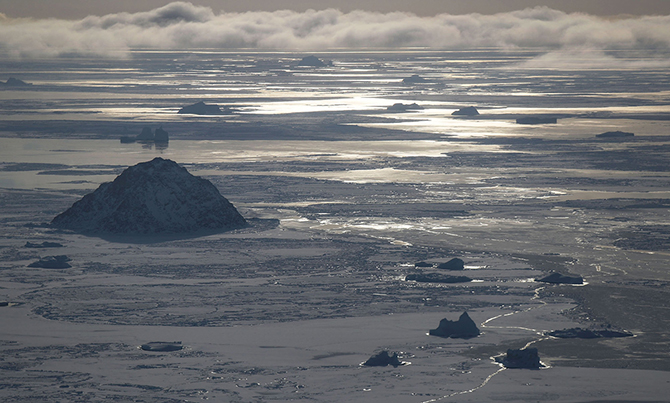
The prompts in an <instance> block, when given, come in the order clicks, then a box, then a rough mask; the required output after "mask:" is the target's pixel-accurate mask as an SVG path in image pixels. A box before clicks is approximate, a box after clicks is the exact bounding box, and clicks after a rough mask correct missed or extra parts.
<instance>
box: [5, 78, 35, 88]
mask: <svg viewBox="0 0 670 403" xmlns="http://www.w3.org/2000/svg"><path fill="white" fill-rule="evenodd" d="M0 84H2V85H4V86H7V87H28V86H31V85H32V84H29V83H27V82H25V81H22V80H19V79H18V78H14V77H9V79H8V80H7V82H4V83H3V82H2V81H0Z"/></svg>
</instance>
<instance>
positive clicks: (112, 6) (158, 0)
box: [0, 0, 670, 19]
mask: <svg viewBox="0 0 670 403" xmlns="http://www.w3.org/2000/svg"><path fill="white" fill-rule="evenodd" d="M167 3H169V1H168V0H0V13H3V14H5V15H7V16H8V17H14V18H16V17H33V18H58V19H80V18H84V17H86V16H88V15H105V14H112V13H119V12H124V11H125V12H129V13H135V12H140V11H149V10H151V9H154V8H158V7H161V6H164V5H166V4H167ZM191 3H193V4H194V5H201V6H207V7H210V8H212V9H213V10H214V11H215V12H217V13H218V12H221V11H225V12H244V11H276V10H283V9H287V10H294V11H305V10H307V9H315V10H323V9H327V8H336V9H339V10H340V11H343V12H349V11H352V10H356V9H362V10H366V11H377V12H382V13H388V12H392V11H404V12H411V13H414V14H417V15H420V16H430V15H436V14H443V13H447V14H470V13H481V14H494V13H502V12H510V11H515V10H521V9H524V8H528V7H536V6H547V7H549V8H552V9H555V10H560V11H564V12H568V13H573V12H582V13H588V14H593V15H601V16H611V15H618V14H631V15H670V0H192V1H191Z"/></svg>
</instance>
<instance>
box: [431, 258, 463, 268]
mask: <svg viewBox="0 0 670 403" xmlns="http://www.w3.org/2000/svg"><path fill="white" fill-rule="evenodd" d="M437 268H438V269H441V270H463V269H464V268H465V262H464V261H463V259H459V258H457V257H455V258H453V259H451V260H450V261H448V262H445V263H440V264H438V265H437Z"/></svg>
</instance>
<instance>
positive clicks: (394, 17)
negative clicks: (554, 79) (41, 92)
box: [0, 0, 670, 59]
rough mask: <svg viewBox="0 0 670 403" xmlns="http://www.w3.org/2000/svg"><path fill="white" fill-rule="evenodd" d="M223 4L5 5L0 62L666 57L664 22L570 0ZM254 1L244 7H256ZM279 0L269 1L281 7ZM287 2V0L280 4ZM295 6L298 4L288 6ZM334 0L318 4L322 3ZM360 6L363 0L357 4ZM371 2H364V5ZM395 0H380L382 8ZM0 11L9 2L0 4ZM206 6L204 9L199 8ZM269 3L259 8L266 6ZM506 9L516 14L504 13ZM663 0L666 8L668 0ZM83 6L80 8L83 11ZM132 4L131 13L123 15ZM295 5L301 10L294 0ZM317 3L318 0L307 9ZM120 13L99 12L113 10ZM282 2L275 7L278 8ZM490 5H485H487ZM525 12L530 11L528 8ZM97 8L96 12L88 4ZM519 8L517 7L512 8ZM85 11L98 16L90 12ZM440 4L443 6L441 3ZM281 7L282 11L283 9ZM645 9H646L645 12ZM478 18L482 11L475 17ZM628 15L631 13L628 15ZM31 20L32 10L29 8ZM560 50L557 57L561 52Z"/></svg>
mask: <svg viewBox="0 0 670 403" xmlns="http://www.w3.org/2000/svg"><path fill="white" fill-rule="evenodd" d="M35 1H36V0H20V1H19V0H12V4H17V7H18V5H21V4H22V5H29V4H34V3H35ZM208 1H209V2H210V3H216V4H218V5H219V6H221V5H225V4H227V2H225V1H220V2H216V1H214V0H194V1H175V2H172V3H165V2H164V1H159V2H157V4H158V6H157V7H156V8H151V7H149V8H146V6H147V5H150V4H153V0H133V2H132V3H133V7H140V8H142V10H143V11H132V7H131V6H130V3H126V0H116V1H105V2H101V1H85V2H82V3H81V4H82V8H81V9H77V13H78V14H71V15H68V18H64V17H59V16H58V15H57V13H56V9H59V10H61V11H59V12H62V10H64V8H66V7H67V6H68V5H69V6H73V5H78V4H80V3H79V0H58V1H47V0H44V1H41V3H43V4H48V5H49V7H42V8H45V9H47V11H48V10H51V11H52V12H53V15H52V16H51V17H50V18H46V19H38V18H37V14H35V16H34V17H33V18H25V17H23V18H17V17H16V16H15V15H13V14H12V13H11V12H8V10H7V7H3V8H2V12H3V14H4V15H0V57H9V58H15V59H30V58H40V57H78V56H95V57H123V56H128V55H129V54H130V53H131V52H132V51H133V50H141V49H188V50H190V49H195V48H210V49H221V50H226V49H241V48H245V49H258V50H290V51H312V52H313V51H318V50H328V49H370V48H374V49H397V48H407V47H412V48H426V49H436V50H451V49H472V48H504V49H534V50H550V51H554V52H559V53H558V57H559V59H560V58H563V57H564V56H565V55H570V57H571V58H573V59H574V58H575V57H589V58H590V57H591V56H592V55H598V54H603V53H604V52H607V51H611V50H620V49H634V50H639V51H646V52H648V53H649V54H658V55H661V57H664V58H667V57H668V56H667V55H669V54H670V15H668V14H664V15H632V14H628V15H619V16H617V17H612V16H609V15H596V14H589V13H583V12H575V11H570V10H567V9H566V7H567V5H568V4H575V7H577V5H578V2H571V1H570V0H560V2H559V3H562V4H564V6H563V7H562V8H564V9H565V10H561V9H556V8H550V7H548V5H553V4H554V2H553V1H551V0H545V1H543V2H542V3H546V4H545V5H542V6H538V5H537V4H538V3H539V2H537V1H535V2H532V1H529V0H516V1H513V0H495V1H493V0H491V1H485V0H468V3H469V4H470V6H472V5H474V4H477V3H478V2H479V3H481V4H482V8H485V9H486V10H488V11H490V12H494V11H495V12H496V13H494V14H482V13H465V14H458V13H453V14H450V13H438V14H428V15H421V14H418V13H409V12H399V11H397V10H396V11H384V10H383V9H381V8H379V7H378V8H377V9H376V11H360V10H359V11H351V10H347V9H346V8H343V9H342V10H339V9H332V8H331V9H325V8H324V9H316V10H314V9H312V10H306V11H305V10H302V9H300V8H299V7H296V10H280V11H276V10H273V9H268V10H265V11H249V12H244V13H238V12H234V11H225V10H221V9H220V8H219V7H217V6H210V5H206V4H205V3H207V2H208ZM255 1H257V0H244V1H243V2H239V1H238V3H244V4H245V5H246V6H247V7H248V8H253V7H252V6H253V4H254V2H255ZM280 1H281V0H278V2H277V3H272V4H275V7H277V4H279V2H280ZM285 1H286V2H288V0H285ZM293 1H296V2H297V1H299V0H293ZM329 1H330V0H322V2H323V4H324V6H325V5H327V4H329ZM358 1H361V0H358ZM375 1H377V0H368V3H365V4H369V5H373V4H375V3H374V2H375ZM393 1H394V0H384V2H385V3H384V4H386V6H388V5H389V4H391V3H393ZM0 2H2V3H0V4H3V5H5V4H9V3H7V0H0ZM338 2H340V3H342V4H347V3H346V0H341V1H338ZM201 3H202V4H201ZM266 3H268V4H269V2H259V3H258V4H260V5H263V4H266ZM405 3H407V4H411V5H412V6H416V7H417V8H418V7H419V6H421V5H422V4H423V5H424V6H425V7H428V6H432V7H437V6H438V5H444V4H454V5H456V4H461V5H463V6H464V7H465V2H460V0H434V1H429V0H405ZM503 3H504V4H509V5H510V7H511V6H515V7H512V9H511V10H512V11H505V10H502V9H500V8H499V7H501V4H503ZM579 3H584V4H591V5H594V4H596V3H607V4H609V5H610V6H609V7H605V6H601V8H602V10H603V13H602V14H604V13H605V12H604V10H609V11H613V10H616V7H615V6H616V5H621V11H622V12H624V11H626V10H627V9H626V7H624V5H625V4H629V3H630V4H632V3H634V4H635V5H636V6H638V7H636V8H637V9H638V11H639V10H641V9H642V5H644V4H648V6H649V7H651V6H652V5H653V4H656V3H659V2H658V1H651V0H650V1H647V2H645V1H644V0H637V1H635V2H633V1H629V2H625V3H624V2H618V1H617V0H607V1H603V2H599V1H596V0H581V1H580V2H579ZM660 3H664V4H670V0H663V1H661V2H660ZM84 4H85V5H86V6H84ZM125 4H128V6H127V8H124V7H125V6H124V5H125ZM297 4H299V3H297ZM309 4H310V5H312V6H315V7H316V6H317V5H318V4H321V3H319V0H314V1H310V2H309ZM112 5H113V7H120V8H122V9H124V10H125V11H103V9H104V10H107V9H108V8H109V7H112ZM280 5H281V4H280ZM484 5H486V7H484ZM526 5H535V7H530V8H524V6H526ZM94 6H95V7H94ZM516 6H518V7H516ZM86 7H93V8H95V9H96V10H97V11H95V12H93V11H91V12H89V11H87V8H86ZM445 7H446V6H445ZM280 8H282V7H280ZM650 10H651V8H650ZM481 11H483V10H481ZM629 11H630V10H629ZM35 13H37V11H35ZM560 52H562V53H560Z"/></svg>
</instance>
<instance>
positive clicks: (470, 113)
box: [452, 106, 479, 116]
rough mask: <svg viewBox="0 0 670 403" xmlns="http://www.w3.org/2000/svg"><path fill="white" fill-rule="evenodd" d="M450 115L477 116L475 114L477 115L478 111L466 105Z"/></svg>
mask: <svg viewBox="0 0 670 403" xmlns="http://www.w3.org/2000/svg"><path fill="white" fill-rule="evenodd" d="M452 115H453V116H477V115H479V111H478V110H477V108H475V107H474V106H468V107H465V108H461V109H459V110H457V111H455V112H453V113H452Z"/></svg>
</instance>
